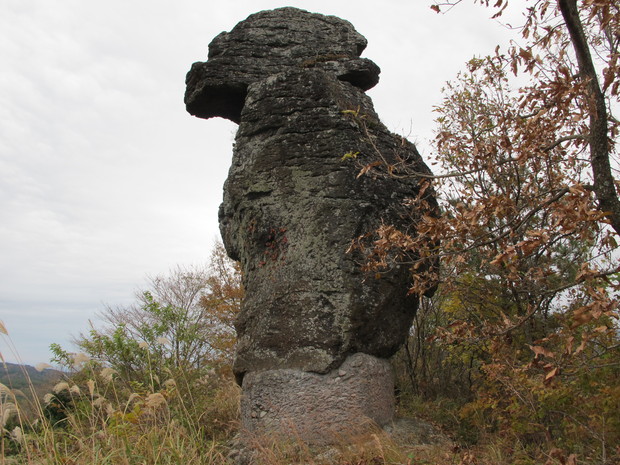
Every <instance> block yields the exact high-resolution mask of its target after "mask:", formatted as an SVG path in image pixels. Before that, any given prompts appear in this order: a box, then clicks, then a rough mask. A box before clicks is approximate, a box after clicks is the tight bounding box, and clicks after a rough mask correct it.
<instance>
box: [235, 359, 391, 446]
mask: <svg viewBox="0 0 620 465" xmlns="http://www.w3.org/2000/svg"><path fill="white" fill-rule="evenodd" d="M243 390H244V395H243V398H242V401H241V402H242V405H241V412H242V423H243V424H244V425H246V427H247V428H248V430H249V431H251V432H252V434H254V435H259V436H260V435H261V434H269V433H272V432H273V431H284V432H286V434H291V433H292V434H293V435H295V436H298V437H301V438H304V439H305V440H306V441H308V442H312V443H314V444H326V443H329V442H331V441H334V440H341V441H346V440H347V439H348V438H350V437H351V436H352V435H354V434H355V433H356V432H357V433H363V432H364V431H365V430H367V429H368V428H369V426H370V427H375V425H376V424H379V425H385V424H387V423H389V422H390V421H391V420H392V412H393V411H394V399H393V390H394V383H393V376H392V368H391V366H390V363H389V362H388V361H387V360H383V359H378V358H375V357H372V356H370V355H366V354H361V353H359V354H355V355H352V356H350V357H349V358H347V359H346V360H345V361H344V363H343V364H342V365H341V366H340V367H339V368H337V369H335V370H333V371H331V372H329V373H327V374H324V375H320V374H316V373H308V372H305V371H302V370H294V369H290V368H289V369H280V370H268V371H258V372H252V373H249V374H248V375H247V376H246V377H245V379H244V381H243Z"/></svg>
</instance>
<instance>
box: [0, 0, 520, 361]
mask: <svg viewBox="0 0 620 465" xmlns="http://www.w3.org/2000/svg"><path fill="white" fill-rule="evenodd" d="M430 4H431V2H430V1H427V0H386V1H384V2H377V1H376V0H373V1H370V0H355V1H344V0H327V1H322V0H310V1H298V0H288V1H276V0H252V1H249V0H235V1H231V2H226V1H217V2H215V1H211V0H175V1H171V0H168V1H164V0H134V1H128V0H105V1H84V0H2V2H0V66H1V71H0V173H2V176H1V178H0V320H2V321H3V322H4V324H5V325H6V327H7V329H8V331H9V333H10V337H11V340H12V342H13V343H14V345H15V347H16V349H17V353H18V356H19V357H21V359H22V360H23V361H24V362H25V363H29V364H37V363H39V362H49V359H50V353H49V350H48V348H49V345H50V344H51V343H53V342H57V343H60V344H61V345H63V346H65V347H66V348H71V346H70V343H69V341H70V340H71V337H72V335H76V334H78V333H80V332H81V331H85V330H86V329H87V328H88V321H89V320H93V321H94V322H95V324H96V320H94V318H95V314H96V312H97V311H99V310H101V309H102V307H103V303H108V304H111V305H119V304H128V303H130V302H131V301H132V298H133V292H134V289H135V288H136V287H139V286H142V285H143V284H144V278H145V276H146V275H149V274H150V275H156V274H161V273H165V272H166V271H167V270H168V269H170V268H172V267H174V266H176V265H177V264H199V263H204V262H206V261H207V259H208V255H209V252H210V249H211V247H212V245H213V243H214V241H215V240H216V238H218V237H219V232H218V226H217V208H218V206H219V203H220V202H221V199H222V185H223V182H224V179H225V178H226V174H227V171H228V166H229V164H230V160H231V152H232V142H233V138H234V132H235V130H236V125H234V124H233V123H231V122H229V121H225V120H222V119H211V120H200V119H197V118H194V117H191V116H190V115H189V114H187V113H186V112H185V108H184V105H183V93H184V88H185V86H184V79H185V74H186V72H187V71H188V70H189V67H190V65H191V63H192V62H194V61H204V60H206V56H207V50H208V48H207V46H208V44H209V42H210V41H211V39H212V38H213V37H215V36H216V35H217V34H218V33H219V32H221V31H224V30H230V29H231V28H232V27H233V26H234V25H235V24H236V23H237V22H239V21H241V20H243V19H245V18H246V17H247V16H248V15H249V14H251V13H254V12H256V11H260V10H264V9H272V8H277V7H281V6H296V7H299V8H303V9H306V10H309V11H313V12H318V13H324V14H332V15H337V16H339V17H341V18H344V19H347V20H349V21H351V22H352V23H353V25H354V26H355V27H356V29H357V30H358V31H359V32H360V33H361V34H363V35H364V36H365V37H366V38H367V39H368V43H369V45H368V48H367V49H366V51H365V53H364V55H363V56H365V57H368V58H370V59H372V60H373V61H375V62H376V63H377V64H378V65H379V66H380V67H381V69H382V73H381V81H380V82H379V84H378V86H377V87H376V88H375V89H373V90H371V91H370V92H369V94H370V95H371V97H372V98H373V100H374V103H375V107H376V109H377V111H378V113H379V115H380V116H381V118H382V120H383V121H384V123H385V124H386V125H387V126H388V128H390V129H391V130H392V131H394V132H398V133H404V134H408V135H409V138H410V139H411V140H412V141H414V142H416V143H418V146H419V148H420V151H421V152H422V153H423V154H427V155H428V154H429V153H430V152H431V151H432V150H431V148H430V147H431V146H430V144H429V143H428V139H429V138H430V137H431V135H432V130H433V113H432V107H433V105H436V104H438V103H439V102H440V97H441V94H440V89H441V87H442V86H443V84H444V83H445V81H447V80H450V79H453V78H454V77H455V75H456V73H457V72H458V71H459V70H460V69H462V68H463V64H464V62H465V61H467V60H468V59H470V58H471V57H472V56H473V55H484V54H487V53H491V52H492V51H493V49H494V47H495V45H496V44H498V43H503V44H506V43H507V37H508V36H509V32H508V31H507V30H506V29H505V28H504V27H502V26H501V25H500V24H498V23H496V22H494V21H492V20H490V19H488V18H489V16H490V10H486V9H484V8H482V7H477V6H471V5H464V4H463V5H459V7H458V8H456V9H454V10H452V11H451V12H450V13H448V14H446V15H438V14H436V13H435V12H433V11H432V10H430V8H429V6H430ZM0 352H1V353H2V355H3V356H4V358H5V359H6V360H7V361H16V357H17V355H16V354H14V353H12V350H11V348H10V341H8V340H7V338H3V340H2V341H1V342H0Z"/></svg>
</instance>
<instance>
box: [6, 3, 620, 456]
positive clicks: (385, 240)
mask: <svg viewBox="0 0 620 465" xmlns="http://www.w3.org/2000/svg"><path fill="white" fill-rule="evenodd" d="M456 3H459V2H458V1H456V2H445V3H443V4H438V5H435V6H434V8H435V9H436V10H438V11H442V9H446V8H447V7H449V6H453V5H454V4H456ZM477 3H479V4H482V5H484V6H486V7H488V8H490V9H492V10H493V12H494V14H495V15H497V17H498V18H500V19H501V13H502V11H503V10H504V8H505V7H506V5H507V2H506V1H503V0H497V1H495V2H489V1H488V0H477ZM515 3H516V2H512V5H514V4H515ZM524 11H525V13H526V16H525V18H526V22H525V24H524V26H523V27H522V28H521V33H522V43H514V44H512V45H511V47H510V48H509V49H508V50H506V51H502V50H500V49H499V48H498V49H496V51H495V53H494V54H493V55H491V56H488V57H482V58H480V57H477V58H474V59H472V60H471V61H470V62H469V63H468V64H467V68H466V69H465V70H464V71H463V72H462V73H461V74H460V75H459V76H458V78H457V79H456V80H455V81H453V82H451V83H449V84H447V85H446V88H445V94H444V95H445V99H444V100H443V102H441V103H440V104H439V105H438V107H437V115H438V117H437V122H438V130H437V139H436V149H437V150H436V154H435V156H436V161H437V163H438V164H439V165H440V166H441V172H442V173H444V174H441V175H438V176H435V177H428V179H429V188H430V185H431V184H430V183H431V182H432V183H433V185H434V188H435V190H436V191H437V192H438V193H440V194H442V195H443V196H444V198H443V199H442V213H443V214H442V216H441V217H437V216H436V215H424V214H419V211H420V209H422V211H423V209H424V203H423V201H422V200H420V199H411V202H410V203H409V204H408V205H407V208H408V210H407V213H409V214H410V215H411V228H410V229H409V230H408V231H403V230H399V229H396V228H394V227H392V226H390V225H384V226H383V227H382V228H381V229H379V230H377V231H375V232H374V233H373V234H369V235H367V236H365V237H362V238H360V239H359V241H357V242H356V244H354V247H356V248H357V249H359V250H362V251H365V252H366V253H367V257H368V262H367V263H366V264H365V266H366V268H367V269H368V270H369V271H381V270H382V269H384V268H385V267H387V266H390V265H391V264H393V263H394V262H396V261H398V262H402V263H408V264H409V265H410V266H411V267H412V268H413V269H414V270H417V271H419V270H428V273H427V274H426V275H424V274H423V273H422V274H420V273H416V276H418V278H417V279H416V281H414V282H413V283H412V289H411V292H414V293H424V292H425V291H426V290H427V289H429V288H430V287H434V286H435V284H436V283H437V282H439V284H440V285H439V286H438V290H437V291H436V292H435V295H434V296H433V297H432V298H426V299H424V300H423V302H422V305H421V307H420V310H419V312H418V315H417V316H416V319H415V322H414V326H413V328H412V331H411V335H410V338H409V340H408V341H407V344H406V345H405V347H403V349H402V350H401V351H400V352H399V353H398V354H397V355H396V356H395V357H394V359H393V362H394V367H395V372H396V375H397V381H398V394H399V395H398V409H399V413H400V414H401V415H404V416H419V417H422V418H425V419H427V420H429V421H431V422H433V423H434V424H435V425H437V426H438V428H440V429H441V430H442V431H443V432H445V433H446V434H447V435H449V436H450V437H451V438H452V440H453V441H454V447H453V448H445V447H444V448H434V447H426V448H406V447H403V446H402V445H396V444H394V443H393V442H391V441H390V440H389V439H388V438H387V437H384V436H382V435H381V434H380V433H377V434H375V435H370V436H369V437H366V438H362V439H360V441H359V442H356V443H354V444H342V445H341V446H340V447H339V448H337V449H339V450H338V451H337V452H334V453H333V454H330V453H324V454H323V455H321V454H319V455H318V456H317V455H316V454H314V452H313V451H311V450H309V449H308V448H307V447H306V446H304V445H303V444H301V443H296V442H293V443H281V442H275V441H272V442H268V441H267V442H265V441H263V442H257V444H256V453H257V454H258V456H259V457H260V460H261V463H264V464H267V465H269V464H273V465H276V464H285V463H287V464H288V463H307V464H317V465H318V464H328V463H341V464H348V465H370V464H374V465H379V464H403V465H405V464H407V465H413V464H420V465H421V464H425V465H430V464H464V465H465V464H472V465H473V464H481V465H482V464H489V465H490V464H498V465H502V464H505V465H508V464H521V465H528V464H532V465H533V464H548V465H576V464H601V465H611V464H615V463H620V448H619V447H618V444H620V383H619V382H618V380H619V379H620V361H619V360H620V357H619V355H620V353H619V352H620V331H619V330H620V328H619V325H618V318H619V317H618V290H619V286H620V268H619V267H618V245H617V242H618V233H619V227H618V221H619V213H618V209H617V204H618V200H617V199H618V181H617V179H616V178H617V173H618V158H617V152H616V149H615V140H616V137H617V131H618V121H617V120H616V119H615V117H614V116H613V112H614V110H615V109H616V108H617V106H618V105H617V104H618V91H619V89H620V73H618V64H617V63H618V55H619V53H618V46H619V44H620V5H619V4H618V2H617V1H611V0H584V1H582V2H579V3H577V2H576V1H575V0H558V1H557V2H555V1H551V0H533V1H531V2H528V3H527V6H526V7H525V8H524ZM452 14H454V13H452ZM351 158H356V157H351ZM379 168H387V169H384V170H383V172H387V173H392V174H396V175H408V174H409V175H415V176H418V175H420V173H407V172H406V167H403V166H398V167H396V168H394V167H381V166H380V163H378V164H375V165H373V166H369V167H362V170H363V172H364V173H369V172H372V171H373V170H374V169H379ZM437 259H441V263H442V266H441V268H440V269H439V271H437V269H436V268H435V267H432V266H427V265H428V263H429V261H434V260H437ZM242 292H243V289H242V288H241V286H240V276H239V271H238V268H237V266H236V264H234V263H231V262H229V261H227V259H226V257H225V254H224V252H223V250H222V248H221V247H219V248H216V250H215V252H214V255H213V257H212V260H211V264H210V266H209V267H206V268H204V269H200V268H194V269H181V268H178V269H176V270H173V271H172V272H171V273H169V274H168V275H164V276H160V277H156V278H153V279H151V280H150V282H149V287H148V289H143V290H140V291H139V292H138V293H137V296H136V297H137V298H136V303H135V304H134V305H133V306H131V307H126V308H106V309H104V311H103V316H104V320H105V321H106V323H107V325H106V326H105V327H104V328H93V329H92V331H91V332H89V333H88V334H85V335H81V336H80V337H79V338H78V339H77V340H76V344H77V347H78V348H79V351H80V352H79V353H70V352H69V351H67V350H66V349H65V348H62V347H60V346H55V347H54V354H55V357H56V360H55V361H56V362H57V363H60V364H62V365H64V366H65V367H66V368H67V369H69V370H71V372H70V375H69V376H68V377H67V379H65V380H63V381H62V382H59V383H56V384H55V385H54V386H53V388H52V389H51V391H50V392H48V393H47V395H46V396H45V398H43V399H41V401H40V402H38V403H37V402H33V404H34V405H33V406H32V409H31V410H30V411H29V410H28V409H24V408H21V407H20V406H21V405H22V404H23V400H20V393H19V389H22V390H31V389H33V383H32V381H33V376H32V374H31V382H30V383H29V384H28V385H26V386H21V385H20V386H19V388H18V385H17V383H18V381H17V379H16V378H14V375H13V374H12V372H10V369H11V367H10V366H9V365H7V364H5V368H4V369H5V372H6V376H7V377H5V378H3V379H2V384H0V420H1V421H2V425H1V426H2V437H1V439H0V464H4V463H27V464H54V465H56V464H76V465H80V464H117V463H118V464H136V465H137V464H145V463H147V464H168V463H169V464H173V463H174V464H176V463H197V464H227V463H232V459H230V458H229V456H228V454H229V452H230V450H231V446H232V445H233V444H234V434H235V432H236V430H237V422H238V397H239V389H238V387H237V386H236V385H235V383H234V381H233V379H232V376H231V373H230V367H229V366H230V359H231V354H232V351H233V348H234V336H233V331H232V322H233V320H234V316H235V313H236V311H237V309H238V305H239V302H240V299H241V297H242ZM0 333H2V334H3V337H5V336H6V337H8V332H7V331H6V330H5V329H4V326H3V325H0ZM28 373H30V372H28ZM11 382H12V383H13V384H12V385H11V384H10V383H11ZM35 397H36V396H35Z"/></svg>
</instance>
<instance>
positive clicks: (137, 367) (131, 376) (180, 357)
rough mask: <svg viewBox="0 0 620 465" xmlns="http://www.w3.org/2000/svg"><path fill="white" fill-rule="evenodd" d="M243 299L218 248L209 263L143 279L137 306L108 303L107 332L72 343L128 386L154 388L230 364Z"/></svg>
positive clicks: (234, 271) (233, 267)
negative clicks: (111, 305) (168, 381)
mask: <svg viewBox="0 0 620 465" xmlns="http://www.w3.org/2000/svg"><path fill="white" fill-rule="evenodd" d="M242 297H243V289H242V287H241V275H240V271H239V266H238V265H237V264H236V263H234V262H233V261H231V260H230V259H229V258H228V257H227V256H226V254H225V252H224V248H223V245H222V244H221V243H218V244H216V246H215V247H214V249H213V251H212V254H211V258H210V262H209V265H208V266H188V267H181V266H177V267H176V268H174V269H172V270H170V272H169V273H168V274H166V275H158V276H155V277H149V278H148V285H147V287H146V288H145V289H139V290H137V291H136V303H134V304H132V305H129V306H120V307H110V306H106V307H105V309H104V310H103V311H102V312H101V314H100V317H101V318H102V320H103V321H104V322H105V323H106V325H105V327H104V328H103V329H95V328H93V329H92V330H91V331H90V333H89V334H88V335H81V336H80V337H79V338H77V340H76V341H75V342H76V345H77V346H78V347H79V349H81V350H82V351H83V352H85V353H86V354H87V355H88V356H89V357H90V358H91V360H93V361H96V362H98V363H101V364H103V365H105V366H109V367H111V368H113V369H114V370H115V372H116V374H117V376H118V378H120V379H121V380H122V381H124V382H125V384H127V385H130V384H131V383H135V382H139V383H142V384H146V385H147V386H151V387H156V386H155V385H159V383H161V382H164V381H165V380H166V379H168V378H170V377H171V376H172V377H174V376H176V375H178V374H183V375H184V376H185V377H186V376H187V375H188V374H189V373H191V374H192V375H195V376H200V375H201V374H203V372H205V371H206V370H208V369H211V368H213V367H215V366H219V365H221V364H226V363H230V362H231V360H232V354H233V351H234V344H235V335H234V327H233V321H234V318H235V316H236V314H237V312H238V310H239V306H240V303H241V299H242ZM56 349H57V350H56V352H57V355H58V356H59V357H60V358H63V357H62V356H63V352H64V351H62V350H61V349H60V348H56ZM64 355H65V356H64V359H66V358H67V357H66V353H65V354H64Z"/></svg>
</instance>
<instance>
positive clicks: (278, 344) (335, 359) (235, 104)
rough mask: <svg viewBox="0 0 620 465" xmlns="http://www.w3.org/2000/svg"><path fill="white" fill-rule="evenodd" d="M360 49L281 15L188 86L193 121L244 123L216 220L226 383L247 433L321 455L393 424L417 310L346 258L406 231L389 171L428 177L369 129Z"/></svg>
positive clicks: (317, 18) (217, 43)
mask: <svg viewBox="0 0 620 465" xmlns="http://www.w3.org/2000/svg"><path fill="white" fill-rule="evenodd" d="M365 46H366V40H365V38H364V37H363V36H361V35H360V34H359V33H357V32H356V31H355V29H354V28H353V26H352V25H351V24H350V23H348V22H347V21H344V20H342V19H339V18H336V17H331V16H323V15H319V14H312V13H308V12H306V11H303V10H298V9H295V8H280V9H277V10H273V11H264V12H260V13H257V14H254V15H251V16H250V17H248V18H247V19H246V20H245V21H242V22H241V23H239V24H238V25H237V26H235V28H233V29H232V31H230V32H223V33H221V34H220V35H218V36H217V37H216V38H215V39H214V40H213V41H212V43H211V44H210V45H209V55H208V60H207V61H206V62H199V63H194V65H193V66H192V68H191V70H190V71H189V73H188V75H187V80H186V84H187V91H186V94H185V103H186V106H187V110H188V111H189V112H190V113H191V114H193V115H195V116H198V117H201V118H210V117H214V116H220V117H224V118H228V119H230V120H232V121H234V122H236V123H238V124H239V129H238V132H237V136H236V140H235V148H234V152H233V161H232V167H231V168H230V172H229V176H228V179H227V181H226V184H225V187H224V200H223V203H222V205H221V207H220V213H219V220H220V228H221V233H222V237H223V240H224V245H225V247H226V250H227V252H228V254H229V255H230V257H231V258H233V259H235V260H239V261H240V262H241V265H242V270H243V273H244V286H245V291H246V297H245V300H244V302H243V305H242V309H241V314H240V316H239V318H238V321H237V322H236V328H237V332H238V337H239V343H238V348H237V354H236V360H235V363H234V372H235V374H236V376H237V380H238V381H239V383H241V384H242V388H243V399H242V421H243V426H244V428H245V429H246V430H247V431H248V432H250V433H261V432H286V431H290V430H291V429H292V430H294V431H296V434H298V435H299V436H300V437H302V438H303V439H305V440H306V441H309V442H314V443H322V442H329V441H330V440H333V438H334V436H333V435H334V434H337V435H338V434H348V433H349V432H350V431H351V429H352V427H353V426H356V427H359V426H360V425H362V424H367V423H368V422H374V423H376V424H379V425H383V424H386V423H388V422H389V421H390V420H391V419H392V416H393V407H394V406H393V403H394V399H393V382H392V373H391V370H390V367H389V363H388V361H387V358H388V357H390V356H391V355H392V354H394V352H395V351H396V350H397V349H398V348H399V347H400V346H401V344H402V343H403V341H404V340H405V337H406V336H407V334H408V331H409V328H410V326H411V322H412V319H413V317H414V315H415V312H416V310H417V306H418V298H417V297H416V296H412V295H408V294H407V289H408V287H409V284H410V280H411V274H410V273H411V270H410V269H408V267H406V266H399V265H396V264H395V265H394V267H393V268H392V269H391V270H389V271H387V272H385V273H382V274H381V276H380V277H376V276H375V275H374V274H372V275H368V274H367V273H364V272H363V271H362V270H361V267H360V261H361V260H362V257H360V256H357V255H356V254H355V253H347V250H348V249H349V246H350V245H351V242H352V240H354V239H355V238H357V237H359V236H360V235H362V234H364V233H367V232H370V231H373V230H374V229H376V228H377V227H378V226H380V225H381V223H382V222H385V223H389V224H394V225H396V226H398V227H401V228H403V229H405V228H408V227H409V228H410V227H411V215H415V212H411V211H407V208H406V207H405V205H406V202H407V201H408V200H411V199H413V198H416V196H418V194H419V193H420V190H421V182H420V179H419V178H417V177H415V176H391V175H389V174H388V173H386V170H385V169H384V168H385V166H386V165H392V166H400V165H403V164H406V165H407V166H408V170H409V172H418V173H430V170H429V169H428V167H427V166H426V165H425V164H424V162H423V161H422V159H421V157H420V155H419V154H418V152H417V150H416V149H415V147H414V146H413V145H412V144H411V143H409V142H408V141H406V140H404V139H402V138H401V137H397V136H395V135H393V134H391V133H390V132H389V131H388V130H387V129H386V128H385V127H384V126H383V124H382V123H381V122H380V121H379V118H378V117H377V115H376V114H375V111H374V109H373V105H372V102H371V100H370V98H369V97H368V96H367V95H366V94H365V93H364V91H366V90H368V89H370V88H371V87H373V86H374V85H375V84H376V83H377V82H378V76H379V68H378V67H377V65H375V64H374V63H373V62H372V61H370V60H368V59H364V58H360V54H361V53H362V51H363V50H364V48H365ZM369 164H372V166H373V169H370V170H368V172H367V173H366V174H365V175H363V176H358V173H359V172H360V166H368V165H369ZM425 196H426V201H427V202H428V203H429V204H430V205H431V206H433V205H435V203H434V202H435V201H434V199H433V198H432V195H431V190H430V189H429V190H428V191H427V192H426V194H425Z"/></svg>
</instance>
